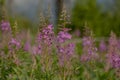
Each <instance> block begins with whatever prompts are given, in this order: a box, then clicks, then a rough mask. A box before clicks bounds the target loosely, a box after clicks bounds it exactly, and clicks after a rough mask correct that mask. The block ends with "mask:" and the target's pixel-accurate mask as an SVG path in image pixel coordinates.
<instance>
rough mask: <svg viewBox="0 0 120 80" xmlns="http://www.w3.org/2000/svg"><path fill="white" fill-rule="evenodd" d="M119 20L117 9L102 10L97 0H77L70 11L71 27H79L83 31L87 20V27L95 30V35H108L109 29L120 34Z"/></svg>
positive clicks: (119, 15)
mask: <svg viewBox="0 0 120 80" xmlns="http://www.w3.org/2000/svg"><path fill="white" fill-rule="evenodd" d="M117 3H120V2H117ZM107 7H109V6H107ZM113 7H114V6H113ZM117 7H120V5H118V6H117ZM119 21H120V14H119V10H118V9H117V11H114V10H111V11H108V10H107V9H106V10H105V11H104V7H103V6H102V4H100V3H97V0H77V1H76V3H75V7H74V9H73V13H72V24H73V25H74V26H73V27H76V29H78V28H79V29H80V30H82V32H83V28H84V25H85V23H86V22H87V23H88V27H90V28H91V29H92V30H93V32H95V35H96V36H108V35H109V33H110V32H111V31H114V32H115V33H116V34H117V35H120V32H119V30H120V23H119Z"/></svg>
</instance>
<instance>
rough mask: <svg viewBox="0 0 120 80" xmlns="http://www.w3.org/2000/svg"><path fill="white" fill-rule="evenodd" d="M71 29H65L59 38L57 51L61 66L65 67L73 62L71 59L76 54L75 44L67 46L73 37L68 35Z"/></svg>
mask: <svg viewBox="0 0 120 80" xmlns="http://www.w3.org/2000/svg"><path fill="white" fill-rule="evenodd" d="M68 30H69V29H66V28H65V29H63V30H62V31H60V32H59V33H58V36H57V43H58V45H57V50H58V57H59V64H60V66H65V65H66V64H67V62H71V58H72V56H73V54H74V50H75V45H74V44H73V43H68V44H65V42H66V41H67V40H70V39H71V38H72V36H71V35H70V34H69V33H68Z"/></svg>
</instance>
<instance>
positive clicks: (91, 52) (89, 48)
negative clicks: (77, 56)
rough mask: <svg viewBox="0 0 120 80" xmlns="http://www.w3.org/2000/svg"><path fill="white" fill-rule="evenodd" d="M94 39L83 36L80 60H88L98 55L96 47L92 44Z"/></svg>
mask: <svg viewBox="0 0 120 80" xmlns="http://www.w3.org/2000/svg"><path fill="white" fill-rule="evenodd" d="M94 42H95V41H94V39H93V38H92V37H91V36H88V37H84V38H83V55H82V56H81V60H82V61H83V60H84V61H88V60H92V59H96V58H97V57H98V55H97V54H96V53H97V48H96V47H95V45H94Z"/></svg>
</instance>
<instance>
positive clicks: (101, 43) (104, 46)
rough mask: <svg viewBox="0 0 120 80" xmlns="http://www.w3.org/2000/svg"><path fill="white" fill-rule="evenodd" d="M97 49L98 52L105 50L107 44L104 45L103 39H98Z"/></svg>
mask: <svg viewBox="0 0 120 80" xmlns="http://www.w3.org/2000/svg"><path fill="white" fill-rule="evenodd" d="M99 50H100V52H104V51H106V50H107V46H106V44H105V42H104V40H101V41H100V44H99Z"/></svg>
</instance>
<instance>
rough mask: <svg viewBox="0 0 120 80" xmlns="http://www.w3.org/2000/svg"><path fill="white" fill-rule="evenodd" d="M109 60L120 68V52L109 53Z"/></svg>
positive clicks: (115, 66)
mask: <svg viewBox="0 0 120 80" xmlns="http://www.w3.org/2000/svg"><path fill="white" fill-rule="evenodd" d="M109 62H110V64H111V66H112V67H113V68H120V55H118V54H111V55H109Z"/></svg>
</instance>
